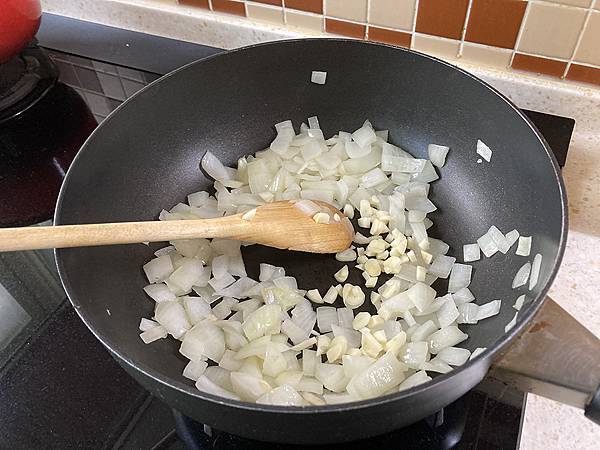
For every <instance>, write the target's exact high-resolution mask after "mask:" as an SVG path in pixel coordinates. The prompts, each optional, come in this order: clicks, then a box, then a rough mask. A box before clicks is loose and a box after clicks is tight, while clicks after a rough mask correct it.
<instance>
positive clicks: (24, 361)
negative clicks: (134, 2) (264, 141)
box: [0, 14, 574, 449]
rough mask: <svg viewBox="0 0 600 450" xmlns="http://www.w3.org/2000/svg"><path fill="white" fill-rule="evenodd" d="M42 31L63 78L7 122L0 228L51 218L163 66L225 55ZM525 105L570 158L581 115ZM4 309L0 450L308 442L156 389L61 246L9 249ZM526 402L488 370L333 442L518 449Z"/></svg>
mask: <svg viewBox="0 0 600 450" xmlns="http://www.w3.org/2000/svg"><path fill="white" fill-rule="evenodd" d="M73 34H76V35H78V36H80V37H81V39H78V40H77V42H73V41H74V40H73V39H69V36H72V35H73ZM38 39H39V41H40V46H41V47H43V48H45V50H42V49H40V48H39V47H38V46H33V47H31V48H30V49H28V51H35V52H36V54H37V55H38V57H39V58H41V59H43V58H45V55H46V54H48V55H49V56H50V59H51V62H50V61H48V62H46V64H49V66H48V67H49V68H51V69H52V68H54V67H56V68H57V69H58V72H59V73H60V76H59V78H58V81H57V80H56V79H55V78H54V80H53V81H52V83H50V84H49V85H46V89H47V91H46V93H45V94H44V95H42V96H41V97H43V98H42V99H40V100H39V101H37V102H36V103H37V105H33V106H32V107H31V108H29V109H30V110H27V109H28V108H24V109H23V108H21V109H22V111H21V112H20V113H19V114H14V111H13V112H11V114H10V118H9V119H6V120H5V123H3V124H2V123H0V154H2V158H1V159H0V161H2V162H0V187H3V186H9V187H10V188H11V189H12V190H10V191H6V190H4V187H3V188H2V189H0V195H3V197H0V226H10V225H30V224H35V223H38V222H43V221H44V220H48V219H50V218H51V216H52V212H53V209H54V202H55V199H56V194H57V192H58V186H59V185H60V181H61V180H62V176H64V171H66V169H67V167H68V165H69V163H70V162H71V161H72V158H73V157H74V155H75V153H76V151H77V149H78V148H79V146H80V145H81V143H82V142H83V140H84V139H85V137H87V136H88V135H89V134H90V133H91V131H92V130H93V128H94V127H95V126H96V123H100V122H101V121H102V120H104V118H105V117H106V116H107V115H108V114H110V112H111V111H112V110H113V109H115V108H116V107H117V106H118V105H119V104H120V103H122V102H123V101H124V100H126V99H127V98H128V97H130V96H131V95H133V94H134V93H135V92H137V91H138V90H139V89H141V88H142V87H144V86H145V85H147V84H148V83H150V82H152V81H153V80H155V79H157V78H158V77H159V76H161V75H163V74H164V73H167V72H169V71H170V70H173V69H175V68H176V67H179V66H181V65H183V64H186V63H188V62H191V61H193V60H195V59H199V58H202V57H205V56H208V55H210V54H214V53H217V52H219V51H221V50H219V49H214V48H209V47H204V46H199V45H195V44H189V43H183V42H178V41H174V40H170V39H165V38H158V37H155V36H149V35H145V34H140V33H133V32H129V31H124V30H117V29H113V28H110V27H106V26H101V25H96V24H91V23H88V22H82V21H77V20H74V19H68V18H64V17H59V16H52V15H49V14H46V15H45V16H44V18H43V21H42V28H41V29H40V32H39V33H38ZM40 55H42V56H40ZM156 55H165V57H164V58H156ZM23 62H25V59H23ZM2 70H5V71H6V73H8V70H9V69H7V68H2V67H1V66H0V72H1V71H2ZM28 70H31V67H29V68H27V65H26V64H25V65H23V64H21V65H20V67H18V68H17V69H15V68H12V69H10V71H11V72H10V73H11V74H14V73H16V72H18V73H19V74H20V75H19V76H18V77H17V78H19V77H20V78H22V77H23V74H25V73H30V72H27V71H28ZM48 73H50V74H52V73H55V72H48ZM20 78H19V79H20ZM51 78H52V77H50V78H49V79H51ZM6 80H8V77H6ZM11 83H12V84H11V85H12V86H14V85H15V80H14V79H13V80H12V81H11ZM6 84H8V82H7V83H6ZM30 92H31V91H30ZM40 92H41V91H40ZM38 94H39V92H38ZM28 95H30V94H28ZM25 97H26V96H23V98H25ZM40 105H41V107H40ZM44 105H45V106H44ZM36 108H37V109H36ZM0 110H1V108H0ZM5 111H8V109H7V108H5ZM525 113H526V114H527V115H528V116H529V118H530V119H531V120H532V121H533V122H534V123H535V125H536V126H537V127H538V129H539V130H540V131H541V132H542V134H543V135H544V137H545V138H546V140H547V141H548V143H549V144H550V146H551V148H552V149H553V151H554V153H555V155H556V157H557V160H558V161H559V163H560V164H561V166H562V165H564V163H565V161H566V157H567V150H568V147H569V142H570V137H571V133H572V131H573V127H574V121H573V120H572V119H568V118H564V117H557V116H552V115H548V114H544V113H539V112H533V111H525ZM8 116H9V114H8V113H6V114H5V117H8ZM0 117H2V116H0ZM27 121H30V122H29V123H31V124H33V125H32V127H31V128H27V127H24V126H22V125H23V124H24V123H26V122H27ZM34 125H35V126H34ZM6 136H10V137H11V139H10V141H9V140H8V139H7V138H6ZM14 136H18V139H16V138H14ZM7 142H9V144H10V145H7ZM57 174H58V175H57ZM7 180H8V181H9V182H10V183H9V184H7ZM2 183H4V184H2ZM3 190H4V192H3ZM7 192H10V193H9V194H8V193H7ZM0 309H1V310H2V311H3V314H4V316H3V317H4V318H3V317H0V404H2V405H4V413H3V414H2V415H0V429H1V430H2V433H0V448H13V449H16V448H24V449H25V448H27V449H29V448H48V447H50V448H73V447H75V448H82V447H83V448H108V447H111V448H143V449H146V448H156V449H183V448H189V449H205V448H206V449H208V448H211V449H284V448H298V446H296V447H294V446H284V445H280V444H270V443H264V442H257V441H251V440H247V439H243V438H240V437H237V436H233V435H230V434H227V433H223V432H221V431H219V430H216V429H211V428H210V427H208V426H205V425H203V424H200V423H197V422H194V421H193V420H191V419H190V418H188V417H185V416H183V415H182V414H181V413H179V412H178V411H174V410H171V409H170V408H169V407H168V406H167V405H166V404H164V403H162V402H161V401H160V400H159V399H156V398H154V397H152V396H150V394H148V393H147V392H146V391H145V390H144V389H143V388H142V387H141V386H139V385H138V384H137V383H136V382H135V381H133V379H132V378H130V377H129V376H128V375H127V374H126V373H125V372H124V371H123V370H122V369H121V368H120V367H119V366H118V364H117V363H116V362H115V361H114V360H113V359H112V358H111V356H110V355H109V354H108V352H107V351H106V350H105V349H104V348H103V347H102V345H101V344H100V343H99V342H98V341H97V340H96V339H95V338H94V337H93V336H92V335H91V333H90V332H89V331H88V330H87V328H86V327H85V326H84V325H83V323H82V322H81V321H80V320H79V318H78V317H77V315H76V314H75V312H74V311H73V309H72V307H71V306H70V304H69V303H68V301H67V300H66V297H65V294H64V292H63V290H62V288H61V286H60V282H59V280H58V276H57V274H56V271H55V268H54V263H53V258H52V254H51V252H48V251H37V252H20V253H14V254H0ZM5 311H8V313H6V312H5ZM3 320H4V321H5V322H6V323H4V322H3ZM525 399H526V398H525V394H523V393H522V392H518V391H515V390H513V389H509V388H507V387H505V386H504V385H502V384H500V383H499V382H497V381H495V380H493V379H490V378H486V379H485V380H484V381H483V382H482V383H481V384H480V385H479V386H478V387H477V388H476V389H474V390H472V391H471V392H469V393H468V394H467V395H465V396H464V397H462V398H461V399H459V400H457V401H456V402H455V403H453V404H451V405H449V406H447V407H446V408H444V409H443V410H441V411H439V412H438V413H437V414H435V415H434V416H431V417H429V418H427V419H426V420H423V421H420V422H418V423H416V424H414V425H412V426H409V427H406V428H402V429H399V430H396V431H394V432H392V433H389V434H386V435H383V436H378V437H375V438H369V439H366V440H364V441H357V442H352V443H344V444H339V445H328V446H327V448H328V449H331V448H334V449H336V448H340V449H341V448H344V449H351V448H361V449H370V448H373V449H375V448H377V449H386V448H398V447H399V446H402V447H403V448H421V449H446V448H469V449H484V448H485V449H494V448H498V449H508V448H517V447H518V443H519V434H520V428H521V420H522V416H523V411H524V407H525ZM357 426H360V424H357Z"/></svg>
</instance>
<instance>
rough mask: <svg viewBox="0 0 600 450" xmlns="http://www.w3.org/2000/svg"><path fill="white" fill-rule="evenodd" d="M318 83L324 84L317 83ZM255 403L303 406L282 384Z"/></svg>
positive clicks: (302, 402) (292, 389) (298, 395)
mask: <svg viewBox="0 0 600 450" xmlns="http://www.w3.org/2000/svg"><path fill="white" fill-rule="evenodd" d="M319 84H325V83H324V82H323V83H319ZM256 403H259V404H264V405H277V406H303V405H304V404H305V402H304V399H303V398H302V396H301V395H300V394H299V393H298V391H296V390H295V389H294V388H293V387H291V386H288V385H286V384H284V385H283V386H278V387H276V388H275V389H272V390H271V391H269V392H267V393H266V394H264V395H263V396H261V397H260V398H258V399H257V400H256Z"/></svg>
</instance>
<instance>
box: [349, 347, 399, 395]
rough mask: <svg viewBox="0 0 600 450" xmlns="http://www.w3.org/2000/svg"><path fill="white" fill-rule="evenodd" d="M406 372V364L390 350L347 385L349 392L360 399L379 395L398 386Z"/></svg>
mask: <svg viewBox="0 0 600 450" xmlns="http://www.w3.org/2000/svg"><path fill="white" fill-rule="evenodd" d="M404 372H406V366H405V365H404V364H402V363H401V362H399V361H398V360H397V359H396V357H395V356H394V355H393V354H392V353H389V352H388V353H386V354H385V355H384V356H382V357H381V358H379V359H378V360H377V361H375V362H374V363H373V364H372V365H370V366H369V367H367V369H365V370H364V371H363V372H361V373H359V374H357V375H354V376H353V377H352V379H351V380H350V382H349V383H348V386H347V390H348V393H349V394H350V395H353V396H354V397H356V398H360V399H368V398H373V397H377V396H379V395H382V394H384V393H385V392H387V391H389V390H390V389H392V388H394V387H396V386H398V385H399V384H400V383H401V382H402V381H403V380H404Z"/></svg>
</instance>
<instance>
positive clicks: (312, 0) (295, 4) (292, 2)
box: [285, 0, 323, 14]
mask: <svg viewBox="0 0 600 450" xmlns="http://www.w3.org/2000/svg"><path fill="white" fill-rule="evenodd" d="M285 7H286V9H287V8H290V9H299V10H300V11H308V12H312V13H317V14H323V0H285Z"/></svg>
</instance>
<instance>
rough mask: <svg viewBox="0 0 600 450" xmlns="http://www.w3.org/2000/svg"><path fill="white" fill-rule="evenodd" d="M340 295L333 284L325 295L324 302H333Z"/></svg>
mask: <svg viewBox="0 0 600 450" xmlns="http://www.w3.org/2000/svg"><path fill="white" fill-rule="evenodd" d="M337 296H338V291H337V289H336V288H335V286H331V287H330V288H329V289H328V290H327V292H326V293H325V295H324V296H323V303H329V304H331V303H333V302H335V299H336V298H337ZM319 328H320V327H319Z"/></svg>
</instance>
